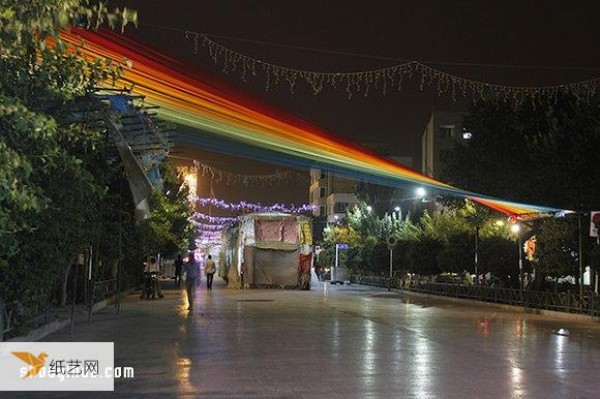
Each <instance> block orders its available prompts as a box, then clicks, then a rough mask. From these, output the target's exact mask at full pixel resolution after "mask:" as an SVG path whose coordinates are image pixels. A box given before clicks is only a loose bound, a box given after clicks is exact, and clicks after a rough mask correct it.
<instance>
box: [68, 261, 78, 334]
mask: <svg viewBox="0 0 600 399" xmlns="http://www.w3.org/2000/svg"><path fill="white" fill-rule="evenodd" d="M74 266H75V274H74V275H73V298H72V299H71V327H70V328H69V334H71V335H73V329H74V325H75V301H76V300H77V275H78V270H79V263H78V262H77V261H75V265H74Z"/></svg>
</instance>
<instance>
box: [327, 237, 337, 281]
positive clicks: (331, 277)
mask: <svg viewBox="0 0 600 399" xmlns="http://www.w3.org/2000/svg"><path fill="white" fill-rule="evenodd" d="M338 245H339V244H335V266H334V267H333V269H332V270H331V276H330V278H329V280H330V281H335V280H334V279H333V272H334V271H335V270H336V269H337V267H338Z"/></svg>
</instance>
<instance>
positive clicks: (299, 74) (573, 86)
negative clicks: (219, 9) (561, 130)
mask: <svg viewBox="0 0 600 399" xmlns="http://www.w3.org/2000/svg"><path fill="white" fill-rule="evenodd" d="M185 36H186V37H187V38H190V39H192V40H193V43H194V51H195V52H196V53H198V51H199V48H200V44H202V47H204V48H206V49H207V51H208V55H209V56H210V57H211V58H212V59H213V61H214V62H215V63H216V64H218V63H219V62H222V64H223V71H224V72H225V73H229V72H238V73H240V75H241V78H242V80H243V81H246V80H247V76H248V75H252V76H257V75H258V71H259V70H261V71H262V72H263V73H264V74H265V77H266V81H265V89H266V90H270V89H271V87H272V86H273V85H278V84H280V83H281V82H282V81H285V82H286V83H287V84H288V86H289V90H290V92H292V93H294V91H295V89H296V87H297V84H298V81H299V80H300V81H304V83H306V84H307V85H308V86H309V87H310V89H311V91H312V92H313V94H315V95H317V94H320V93H321V92H322V91H323V89H324V88H325V87H326V86H328V87H330V88H332V89H338V88H339V87H343V86H345V90H346V93H347V96H348V98H352V97H353V96H354V95H356V94H362V95H363V96H365V97H366V96H368V95H369V92H370V91H371V90H372V89H377V90H380V91H381V92H382V94H384V95H386V94H387V93H388V92H390V91H391V90H392V89H395V90H402V88H403V86H402V85H403V81H404V80H405V79H408V80H410V79H412V78H413V76H417V77H418V79H419V82H418V84H419V89H420V90H421V91H423V90H424V89H425V87H433V88H434V89H435V90H436V92H437V94H438V96H441V95H445V94H447V95H450V96H451V97H452V99H453V100H454V101H456V100H457V98H458V96H462V97H464V98H469V99H471V100H472V101H477V100H482V99H490V98H492V99H495V100H496V101H502V102H512V103H514V104H519V103H521V102H522V101H523V100H524V99H525V98H530V99H532V101H534V102H539V101H542V100H543V99H545V98H556V97H557V96H558V95H559V94H561V93H563V94H570V95H573V96H575V97H576V98H578V99H580V100H589V99H591V98H592V97H594V96H595V95H596V89H597V86H598V84H600V78H593V79H589V80H584V81H581V82H575V83H568V84H561V85H549V86H509V85H501V84H494V83H487V82H482V81H478V80H473V79H467V78H464V77H461V76H457V75H453V74H451V73H448V72H444V71H442V70H439V69H436V68H433V67H430V66H428V65H425V64H424V63H422V62H419V61H405V62H401V63H398V64H395V65H391V66H388V67H383V68H377V69H372V70H364V71H354V72H317V71H307V70H301V69H295V68H288V67H285V66H281V65H276V64H273V63H269V62H266V61H262V60H259V59H257V58H253V57H250V56H247V55H244V54H242V53H239V52H237V51H235V50H232V49H230V48H228V47H226V46H224V45H222V44H220V43H217V42H216V41H214V40H212V39H210V38H209V37H208V35H206V34H202V33H198V32H193V31H186V32H185Z"/></svg>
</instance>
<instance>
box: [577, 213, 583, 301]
mask: <svg viewBox="0 0 600 399" xmlns="http://www.w3.org/2000/svg"><path fill="white" fill-rule="evenodd" d="M581 215H582V214H581V213H580V214H579V218H578V219H577V227H578V230H579V231H578V232H579V296H580V298H581V299H582V300H583V229H582V228H581Z"/></svg>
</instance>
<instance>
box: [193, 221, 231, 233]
mask: <svg viewBox="0 0 600 399" xmlns="http://www.w3.org/2000/svg"><path fill="white" fill-rule="evenodd" d="M230 225H231V223H230V224H227V223H221V224H209V223H201V222H196V221H194V226H196V227H197V228H198V229H200V230H208V231H221V230H223V229H225V228H227V227H228V226H230Z"/></svg>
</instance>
